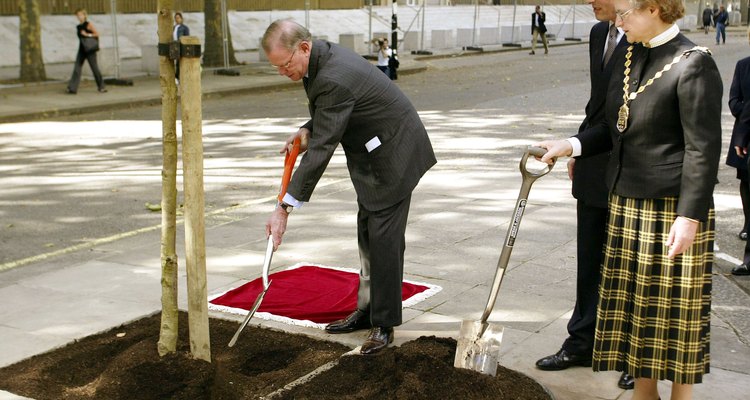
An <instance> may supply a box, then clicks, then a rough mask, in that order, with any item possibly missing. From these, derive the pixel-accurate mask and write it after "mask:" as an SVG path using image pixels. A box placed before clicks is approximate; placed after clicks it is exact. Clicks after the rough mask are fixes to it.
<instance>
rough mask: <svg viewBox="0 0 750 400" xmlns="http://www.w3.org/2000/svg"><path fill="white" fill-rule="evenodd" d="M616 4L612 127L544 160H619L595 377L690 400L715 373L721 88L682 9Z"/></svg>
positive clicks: (652, 397) (554, 149)
mask: <svg viewBox="0 0 750 400" xmlns="http://www.w3.org/2000/svg"><path fill="white" fill-rule="evenodd" d="M614 4H615V9H616V12H617V16H618V18H617V25H618V26H619V27H621V28H622V29H623V30H624V31H625V33H626V35H627V40H628V42H629V43H630V45H629V47H628V50H627V54H626V58H625V59H626V61H625V63H624V64H623V65H620V66H618V68H616V69H615V70H614V71H613V72H612V79H611V81H610V87H609V92H608V93H609V94H608V96H607V104H606V106H605V113H606V121H605V122H604V123H603V124H602V125H600V126H597V127H594V128H592V129H590V130H587V131H584V132H582V133H580V134H579V135H577V136H576V137H574V138H570V139H568V140H560V141H549V142H543V143H540V145H541V146H542V147H545V148H547V149H548V153H547V154H546V155H545V156H544V157H543V158H542V160H543V161H551V159H552V158H553V157H559V156H571V155H572V156H579V155H580V156H588V155H593V154H597V153H601V152H606V151H611V152H612V153H611V156H610V164H609V166H608V168H607V175H606V176H607V178H606V180H607V185H608V187H609V190H610V193H611V194H610V202H609V221H608V228H607V243H606V246H605V249H604V261H603V262H602V279H601V283H600V286H599V293H600V301H599V305H598V307H597V327H596V333H595V338H594V341H595V342H594V353H593V366H594V370H595V371H607V370H617V371H623V372H627V373H628V374H630V375H633V376H634V377H635V378H636V380H635V392H634V394H633V399H634V400H657V399H658V398H659V393H658V391H657V382H658V380H662V379H667V380H670V381H672V382H673V385H672V396H671V398H672V399H673V400H675V399H689V398H691V396H692V390H693V384H695V383H700V382H702V379H703V375H704V374H706V373H708V372H709V362H710V356H709V337H710V334H709V329H710V310H711V269H712V266H713V244H714V236H715V223H714V210H713V190H714V186H715V184H716V182H717V172H718V167H719V159H720V156H721V155H720V153H721V96H722V81H721V76H720V75H719V71H718V69H717V68H716V64H715V62H714V60H713V59H712V58H711V55H710V52H709V51H708V49H705V48H701V47H698V46H695V44H694V43H692V42H691V41H690V40H689V39H687V38H686V37H685V36H683V35H682V34H680V29H679V28H678V27H677V25H676V24H675V21H677V20H678V19H679V18H681V17H682V16H683V15H684V13H685V8H684V6H683V3H682V1H681V0H615V1H614Z"/></svg>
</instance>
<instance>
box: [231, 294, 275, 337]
mask: <svg viewBox="0 0 750 400" xmlns="http://www.w3.org/2000/svg"><path fill="white" fill-rule="evenodd" d="M271 282H273V281H269V282H268V286H266V287H265V288H264V289H263V291H262V292H260V294H258V297H257V298H256V299H255V303H253V308H251V309H250V312H248V313H247V316H245V320H244V321H242V325H240V327H239V328H238V329H237V332H235V333H234V336H232V340H230V341H229V347H234V344H235V343H237V338H239V337H240V333H242V330H243V329H245V327H246V326H247V324H248V323H249V322H250V319H252V318H253V315H255V312H256V311H258V309H259V308H260V303H262V302H263V297H265V296H266V292H268V288H270V287H271Z"/></svg>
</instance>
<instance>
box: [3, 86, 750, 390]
mask: <svg viewBox="0 0 750 400" xmlns="http://www.w3.org/2000/svg"><path fill="white" fill-rule="evenodd" d="M217 78H218V77H217ZM222 79H224V78H223V77H222ZM226 79H230V78H226ZM136 87H137V86H136ZM79 97H80V95H79ZM94 97H96V96H94ZM519 98H520V96H517V97H515V98H510V99H508V100H507V101H509V102H512V101H520V100H519ZM3 104H5V102H4V103H3ZM561 107H562V106H561ZM422 117H423V119H424V121H425V124H426V125H427V127H428V130H429V132H430V135H431V138H432V140H433V143H434V146H435V149H436V152H437V155H438V159H439V163H438V165H437V166H436V167H435V168H434V169H433V170H431V171H430V172H429V173H428V174H427V175H426V176H425V178H424V179H423V181H422V183H421V184H420V186H419V187H418V189H417V190H416V192H415V193H414V197H413V202H412V208H411V216H410V221H409V225H408V228H407V241H408V249H407V254H406V265H405V277H406V278H407V279H411V280H415V281H422V282H429V283H433V284H436V285H440V286H442V287H443V290H442V291H441V292H440V293H438V294H437V295H435V296H434V297H432V298H430V299H428V300H426V301H424V302H422V303H419V304H417V305H415V306H414V307H411V308H408V309H406V310H405V311H404V322H405V323H404V325H403V326H401V327H399V328H398V329H397V333H396V338H397V343H396V344H399V343H403V342H404V341H406V340H410V339H413V338H416V337H418V336H421V335H439V336H453V337H455V336H457V334H458V326H459V322H460V321H461V320H463V319H477V318H478V317H479V315H480V313H481V311H482V309H483V307H484V304H483V303H484V302H485V301H486V296H487V293H488V290H489V287H488V285H489V284H490V282H491V279H492V276H493V274H494V269H495V265H496V262H497V257H498V256H499V253H500V248H501V243H502V239H503V238H504V235H505V231H506V229H507V224H508V220H509V219H510V213H511V211H512V210H513V207H514V205H515V198H516V196H517V193H518V188H519V185H520V175H519V173H518V169H517V168H518V167H517V164H518V159H519V157H520V155H521V153H520V151H521V150H520V149H521V148H522V147H523V146H524V145H525V144H528V143H531V142H532V141H533V140H535V137H540V136H539V135H544V134H546V132H541V133H534V134H532V135H529V137H527V138H525V139H522V140H508V139H507V138H501V137H498V136H495V135H497V132H502V131H504V130H507V129H509V127H510V126H513V128H514V129H520V130H526V131H528V132H538V131H539V127H540V126H543V127H545V129H554V130H556V131H566V130H571V129H574V128H575V126H577V123H578V122H579V120H580V119H579V118H578V117H577V116H573V117H570V118H559V117H558V116H557V115H553V114H552V113H548V114H537V115H535V116H534V117H533V118H529V117H527V116H523V115H515V114H501V113H499V112H498V109H491V108H488V109H477V110H472V111H471V112H466V111H454V112H449V113H430V112H425V113H423V114H422ZM569 189H570V184H569V181H568V180H567V177H566V173H565V171H564V167H563V165H559V166H557V167H556V168H555V170H554V171H553V172H552V173H551V174H550V175H549V176H547V177H544V178H542V179H541V180H539V181H538V182H537V183H536V184H535V186H534V188H533V189H532V191H531V195H530V202H529V206H528V208H527V210H526V215H525V217H524V220H523V223H522V224H521V228H520V233H519V236H518V241H517V245H516V247H515V250H514V252H513V256H512V257H511V263H510V265H509V271H508V273H507V275H506V279H505V281H504V282H503V286H502V288H501V294H500V297H499V299H498V302H497V305H496V307H495V311H494V312H493V314H492V315H491V317H490V319H491V321H493V322H495V323H498V324H502V325H504V326H505V327H506V331H505V332H506V333H505V337H504V340H503V345H502V360H501V362H502V364H503V365H505V366H508V367H510V368H514V369H517V370H519V371H522V372H524V373H527V374H529V375H531V376H533V377H534V378H536V379H538V380H539V381H540V382H541V383H542V384H544V385H545V386H547V387H548V388H550V389H551V391H552V392H553V393H554V394H555V396H556V397H557V398H558V399H570V400H574V399H575V400H579V399H580V400H588V399H592V400H593V399H629V398H630V396H631V394H630V393H629V392H625V391H622V390H620V389H618V388H617V386H616V380H617V377H618V375H619V374H617V373H611V372H610V373H596V374H595V373H593V372H591V370H590V369H588V368H575V369H571V370H567V371H562V372H542V371H538V370H536V369H535V368H534V361H535V360H536V359H538V358H539V357H541V356H544V355H547V354H551V353H553V352H555V351H556V350H557V349H558V348H559V345H560V343H561V338H562V337H563V334H564V332H565V325H566V323H567V320H568V318H569V317H570V313H571V310H572V307H573V302H574V288H575V207H574V201H573V200H572V199H571V197H570V195H569ZM254 195H255V196H256V197H255V198H253V199H250V200H248V201H246V202H244V203H241V204H238V205H236V206H232V207H228V208H225V209H219V210H212V211H211V212H210V213H209V215H208V216H207V220H206V225H207V232H206V235H207V236H206V239H207V269H208V285H209V286H208V290H209V293H217V292H221V291H224V290H226V289H228V288H231V287H234V286H237V285H240V284H242V283H244V282H246V281H247V280H249V279H254V278H257V277H258V276H259V274H260V266H261V264H262V261H263V250H264V247H265V238H264V237H263V234H262V227H263V224H264V222H265V219H266V218H267V215H268V213H269V212H270V210H271V209H272V207H273V201H274V200H273V198H274V196H273V193H267V194H266V193H257V192H256V193H255V194H254ZM354 200H355V195H354V192H353V189H352V187H351V183H350V182H349V179H348V175H347V172H346V165H345V160H344V157H343V154H342V153H337V154H336V155H335V156H334V158H333V159H332V162H331V164H330V166H329V168H328V170H327V172H326V174H325V176H324V179H323V180H322V181H321V183H320V185H319V187H318V189H317V190H316V192H315V197H314V201H313V202H311V203H310V204H307V205H305V206H304V208H303V209H302V210H300V211H296V212H295V213H294V214H293V215H292V216H291V217H290V224H289V231H288V233H287V236H286V237H285V243H284V244H283V246H282V248H281V249H280V251H279V252H278V253H277V254H276V255H275V256H274V263H273V267H274V270H279V269H283V268H286V267H287V266H289V265H292V264H295V263H297V262H303V261H308V262H315V263H321V264H327V265H333V266H345V267H356V266H357V265H358V254H357V247H356V206H355V204H356V203H355V201H354ZM719 212H722V210H719ZM178 229H179V230H180V231H181V229H182V225H180V226H179V228H178ZM105 239H106V240H99V241H96V242H91V243H90V244H84V245H82V246H80V247H79V248H78V249H77V250H76V251H70V252H64V254H61V255H58V256H55V257H49V258H46V259H41V260H39V261H36V262H33V263H29V264H27V265H24V266H22V267H17V268H9V269H7V270H5V271H3V272H0V302H2V304H3V307H2V308H1V309H0V337H1V338H2V340H0V366H4V365H9V364H11V363H13V362H16V361H19V360H21V359H24V358H26V357H29V356H31V355H34V354H38V353H41V352H44V351H47V350H49V349H53V348H56V347H59V346H62V345H64V344H66V343H69V342H71V341H73V340H75V339H78V338H81V337H84V336H87V335H90V334H93V333H96V332H100V331H103V330H106V329H108V328H110V327H113V326H116V325H119V324H122V323H125V322H128V321H131V320H134V319H137V318H140V317H142V316H144V315H149V314H152V313H155V312H158V310H159V308H160V304H159V300H160V297H159V296H160V282H159V280H160V268H159V265H160V263H159V231H158V227H156V226H153V227H150V228H144V229H142V230H139V231H137V232H132V233H122V234H119V235H117V236H113V237H111V238H105ZM183 241H184V237H183V235H182V233H181V232H180V233H178V244H181V243H183ZM178 254H179V255H180V267H181V270H180V284H181V286H180V304H181V307H183V308H185V307H186V299H185V287H184V283H185V272H184V251H183V250H182V246H181V245H180V249H179V250H178ZM730 267H731V263H730V262H727V261H725V260H718V261H717V269H716V271H715V275H714V301H713V313H712V324H713V327H712V371H711V374H709V375H707V376H706V378H705V383H704V384H702V385H698V386H697V387H696V396H695V398H696V399H744V398H746V397H747V393H748V392H750V379H748V378H749V377H748V366H749V365H750V362H749V361H748V360H750V327H749V326H748V323H749V322H750V306H749V305H750V302H749V300H750V298H749V297H748V294H747V293H746V292H745V291H743V290H742V289H741V288H740V287H739V286H738V285H737V284H736V283H735V282H736V281H735V278H733V277H731V276H728V274H727V270H728V268H730ZM213 315H214V316H216V317H219V318H230V319H239V317H237V316H231V315H226V314H220V313H214V314H213ZM253 323H255V324H259V325H263V326H267V327H269V328H273V329H282V330H285V331H289V332H297V333H302V334H305V335H310V336H314V337H318V338H321V339H325V340H335V341H340V342H342V343H345V344H347V345H350V346H352V347H354V346H356V345H359V344H360V343H361V341H362V340H363V339H364V336H365V334H364V333H361V332H360V333H355V334H351V335H342V336H331V335H327V334H325V333H324V332H322V331H318V330H315V329H309V328H300V327H292V326H289V325H284V324H280V323H275V322H265V321H261V320H254V321H253ZM243 339H244V340H252V338H250V337H244V338H243ZM241 340H242V339H241ZM663 386H664V387H663V388H662V389H663V391H662V396H664V395H666V393H667V392H666V391H664V389H666V386H668V385H667V384H664V385H663ZM6 396H10V395H8V394H6ZM0 398H5V397H3V394H2V393H0Z"/></svg>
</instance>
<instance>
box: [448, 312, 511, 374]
mask: <svg viewBox="0 0 750 400" xmlns="http://www.w3.org/2000/svg"><path fill="white" fill-rule="evenodd" d="M502 341H503V327H502V326H501V325H494V324H487V323H484V324H483V323H482V322H481V321H463V322H462V323H461V331H460V335H459V337H458V345H457V346H456V358H455V359H454V361H453V366H454V367H456V368H464V369H470V370H474V371H477V372H480V373H482V374H485V375H491V376H495V374H497V363H498V360H499V359H500V343H501V342H502Z"/></svg>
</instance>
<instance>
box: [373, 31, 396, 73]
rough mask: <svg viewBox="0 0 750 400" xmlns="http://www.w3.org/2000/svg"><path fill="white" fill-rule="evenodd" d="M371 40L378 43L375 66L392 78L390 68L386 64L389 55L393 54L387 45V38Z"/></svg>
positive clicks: (388, 60) (389, 58)
mask: <svg viewBox="0 0 750 400" xmlns="http://www.w3.org/2000/svg"><path fill="white" fill-rule="evenodd" d="M373 42H375V44H377V45H378V63H377V65H376V66H377V67H378V69H379V70H381V71H383V73H384V74H385V76H387V77H388V78H391V79H393V77H392V76H391V69H390V68H389V66H388V65H389V64H390V60H391V56H393V50H391V48H390V47H388V39H386V38H377V39H375V40H373Z"/></svg>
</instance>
